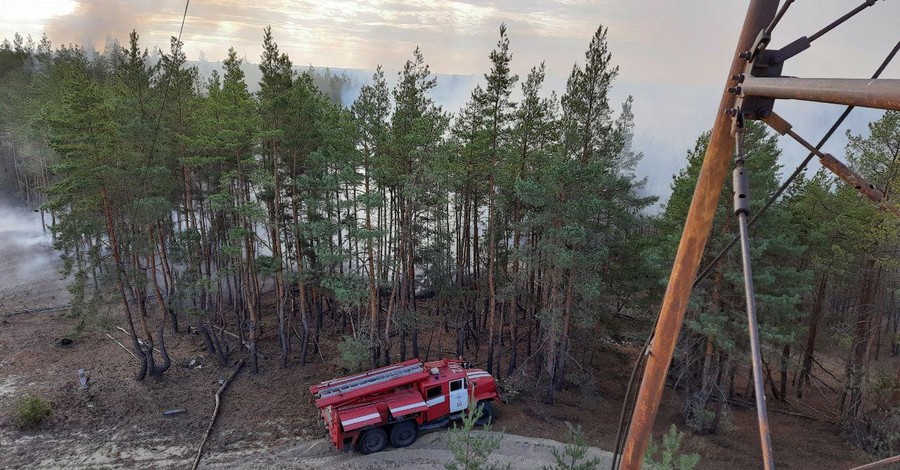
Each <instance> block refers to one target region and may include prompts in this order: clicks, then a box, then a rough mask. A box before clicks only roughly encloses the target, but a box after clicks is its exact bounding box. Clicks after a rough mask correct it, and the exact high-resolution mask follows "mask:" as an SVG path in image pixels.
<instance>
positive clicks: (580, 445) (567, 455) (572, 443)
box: [544, 427, 600, 470]
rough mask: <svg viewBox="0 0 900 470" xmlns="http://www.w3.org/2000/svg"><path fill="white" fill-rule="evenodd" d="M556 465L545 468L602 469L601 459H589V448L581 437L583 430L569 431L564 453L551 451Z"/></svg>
mask: <svg viewBox="0 0 900 470" xmlns="http://www.w3.org/2000/svg"><path fill="white" fill-rule="evenodd" d="M550 452H551V453H552V454H553V459H554V460H556V465H553V466H547V465H545V466H544V470H596V469H599V468H600V459H598V458H588V455H587V452H588V446H587V443H585V442H584V437H583V436H582V435H581V428H580V427H579V429H577V430H576V431H575V432H572V431H569V436H568V438H567V439H566V448H565V449H563V451H562V452H560V451H558V450H557V449H553V450H551V451H550Z"/></svg>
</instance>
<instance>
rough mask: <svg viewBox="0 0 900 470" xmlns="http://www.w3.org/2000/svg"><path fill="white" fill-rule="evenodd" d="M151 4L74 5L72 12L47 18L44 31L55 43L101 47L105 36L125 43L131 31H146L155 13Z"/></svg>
mask: <svg viewBox="0 0 900 470" xmlns="http://www.w3.org/2000/svg"><path fill="white" fill-rule="evenodd" d="M155 3H156V2H152V1H148V0H132V1H127V2H124V1H117V0H91V1H82V2H78V6H77V7H75V10H74V11H73V12H72V13H70V14H68V15H64V16H55V17H52V18H50V19H49V20H48V21H47V24H46V26H45V31H46V32H47V36H49V37H50V39H51V40H53V42H54V43H56V44H69V43H73V44H82V45H85V46H88V45H97V44H100V45H102V44H104V42H105V40H106V38H107V37H114V38H119V40H120V41H125V42H127V38H128V34H129V33H130V32H131V30H132V29H134V28H140V27H142V26H143V27H145V28H146V25H147V21H148V20H150V19H151V17H152V14H153V13H158V9H159V8H158V7H154V5H155ZM154 10H157V11H155V12H154ZM139 32H140V31H139ZM88 49H90V47H88Z"/></svg>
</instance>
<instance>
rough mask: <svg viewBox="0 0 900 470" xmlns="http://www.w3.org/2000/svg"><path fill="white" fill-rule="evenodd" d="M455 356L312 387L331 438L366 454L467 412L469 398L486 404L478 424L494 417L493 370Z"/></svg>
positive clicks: (407, 442)
mask: <svg viewBox="0 0 900 470" xmlns="http://www.w3.org/2000/svg"><path fill="white" fill-rule="evenodd" d="M467 365H468V364H467V363H465V362H463V361H457V360H452V359H444V360H440V361H433V362H423V361H421V360H419V359H412V360H409V361H405V362H400V363H397V364H393V365H390V366H387V367H382V368H380V369H375V370H371V371H369V372H364V373H362V374H357V375H351V376H349V377H341V378H339V379H334V380H329V381H326V382H322V383H320V384H318V385H313V386H312V387H310V388H309V391H310V393H312V394H313V395H314V396H315V397H316V407H317V408H318V409H319V414H320V416H321V417H322V421H324V422H325V427H326V428H328V434H329V436H330V437H331V442H332V443H334V446H335V447H336V448H338V449H344V450H350V449H352V448H353V447H354V446H356V448H358V449H359V450H360V451H361V452H362V453H364V454H370V453H373V452H379V451H381V450H382V449H384V448H385V446H386V445H387V443H388V440H390V443H391V445H393V446H394V447H406V446H408V445H410V444H412V443H413V442H415V440H416V438H417V437H418V434H419V431H424V430H427V429H434V428H438V427H441V426H446V425H447V424H448V423H450V421H451V420H453V419H458V418H461V417H462V416H463V413H465V412H466V411H467V409H468V405H469V400H475V401H476V402H477V403H478V404H480V405H482V410H483V411H482V415H481V418H480V419H479V422H478V424H484V423H487V422H489V421H490V420H491V419H493V417H494V416H495V415H494V407H493V404H492V403H491V402H492V401H493V400H498V399H500V395H499V393H498V392H497V384H496V383H495V382H494V378H493V377H491V374H489V373H487V372H485V371H483V370H481V369H474V368H469V367H467Z"/></svg>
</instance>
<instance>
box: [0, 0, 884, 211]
mask: <svg viewBox="0 0 900 470" xmlns="http://www.w3.org/2000/svg"><path fill="white" fill-rule="evenodd" d="M747 3H748V2H747V1H746V0H727V1H723V0H678V1H671V0H605V1H603V0H546V1H537V0H497V1H491V0H483V1H477V0H459V1H439V0H408V1H401V0H362V1H349V0H322V1H315V0H254V1H247V0H205V1H204V0H193V1H192V2H191V3H190V7H189V9H188V14H187V19H186V23H185V26H184V34H183V36H182V40H183V42H184V50H185V52H186V53H187V54H188V58H189V59H198V58H201V56H202V57H205V59H206V60H209V61H217V60H220V59H221V58H223V57H224V55H225V53H226V51H227V50H228V48H229V47H234V48H235V49H236V50H237V51H238V53H239V54H240V55H243V56H246V57H247V58H248V60H249V61H250V62H257V61H258V58H259V55H260V53H261V43H262V30H263V28H265V27H266V26H267V25H271V26H272V30H273V34H274V36H275V39H276V41H277V42H278V44H279V46H280V48H281V49H282V51H284V52H286V53H288V55H289V56H290V57H291V59H292V60H293V62H294V64H296V65H314V66H317V67H332V68H340V69H359V70H362V71H371V70H374V69H375V67H376V66H377V65H379V64H381V65H383V66H384V67H385V69H386V70H398V69H399V68H401V67H402V64H403V63H404V62H405V61H406V60H407V59H408V58H409V57H410V56H411V52H412V50H413V48H415V47H416V46H417V45H419V46H421V48H422V50H423V52H424V54H425V58H426V61H427V62H428V63H429V65H430V66H431V69H432V71H434V72H435V73H439V74H446V75H462V76H469V75H470V76H471V77H468V79H462V80H459V79H456V80H449V82H450V83H446V84H445V86H444V89H443V90H441V91H440V92H441V99H440V100H438V101H439V102H440V101H443V104H444V105H445V108H446V109H447V110H448V111H456V110H457V109H458V106H459V105H460V104H461V103H463V102H464V101H465V100H466V98H467V97H468V95H469V93H470V91H471V86H474V84H475V83H478V82H479V81H480V80H483V79H482V78H481V75H482V74H483V73H485V72H486V71H487V70H488V69H489V59H488V54H489V53H490V51H491V49H492V48H493V47H494V45H495V44H496V42H497V37H498V27H499V25H500V24H501V23H503V22H505V23H506V24H507V26H508V34H509V38H510V43H511V46H510V47H511V51H512V53H513V62H512V64H511V68H512V71H513V72H514V73H518V74H519V75H520V76H522V77H524V76H525V75H526V74H527V72H528V70H529V69H530V68H531V67H533V66H534V65H537V64H539V63H540V62H541V61H544V62H545V63H546V66H547V73H548V79H547V86H548V88H552V89H555V90H557V91H558V92H562V91H563V90H564V87H565V80H566V77H567V75H568V73H569V72H570V70H571V68H572V65H573V64H574V63H575V62H581V61H583V58H584V51H585V50H586V48H587V45H588V43H589V42H590V39H591V36H592V35H593V33H594V32H595V31H596V29H597V27H598V26H599V25H603V26H606V27H608V28H609V48H610V51H611V52H612V55H613V62H614V63H615V64H617V65H618V66H619V69H620V72H619V76H618V78H617V80H616V84H615V86H614V89H613V99H614V101H615V102H617V103H618V102H621V101H623V100H624V99H625V98H626V97H627V96H628V95H633V96H634V99H635V104H634V111H635V116H636V126H637V129H636V135H635V148H636V150H638V151H642V152H643V153H644V154H645V158H644V160H643V161H642V163H641V164H640V165H639V166H638V168H637V171H638V173H639V175H641V176H646V177H647V178H648V185H647V190H648V192H650V193H653V194H657V195H660V196H662V197H663V198H665V197H667V195H668V192H669V184H670V183H671V178H672V174H673V173H675V172H676V171H677V170H678V169H679V168H681V167H682V166H684V162H685V158H684V156H685V153H686V151H687V150H688V149H689V148H690V147H692V146H693V142H694V140H695V139H696V138H697V136H698V135H699V134H700V133H702V132H703V131H704V130H706V129H708V128H709V127H710V126H711V125H712V122H713V119H714V117H715V116H714V113H715V111H716V107H717V105H718V102H719V99H720V97H721V91H720V90H721V89H722V87H723V84H724V80H725V78H726V75H727V71H728V66H729V64H730V62H731V55H732V53H733V51H734V44H735V41H736V40H737V36H738V33H739V29H740V27H741V24H742V22H743V16H744V13H745V12H746V6H747ZM860 3H861V1H856V0H853V1H847V0H800V1H797V2H795V3H794V4H793V5H792V6H791V9H790V11H789V12H788V14H787V15H786V16H785V18H784V20H782V22H781V24H779V26H778V28H777V29H776V30H775V33H774V35H773V46H774V47H779V46H781V45H784V44H787V43H789V42H791V41H793V40H794V39H796V38H798V37H800V36H804V35H806V36H809V35H811V34H812V33H814V32H815V31H817V30H818V29H820V28H821V27H823V26H824V25H826V24H828V23H830V22H831V21H832V20H834V19H835V18H838V17H839V16H841V15H842V14H844V13H846V12H847V11H849V10H851V9H852V8H853V7H855V6H857V5H858V4H860ZM184 7H185V3H184V2H183V1H181V0H174V1H173V0H129V1H124V0H0V38H2V37H10V38H11V37H12V35H13V33H15V32H19V33H21V34H23V35H25V34H30V35H32V36H33V37H35V38H39V37H40V35H41V34H42V33H47V35H48V36H49V37H50V39H51V41H53V43H54V44H61V43H69V42H71V43H78V44H92V45H94V46H95V47H96V48H97V49H99V50H102V49H103V47H104V44H106V42H107V38H108V37H117V38H120V39H124V38H126V37H127V34H128V32H129V31H131V30H132V29H136V30H137V31H138V33H140V34H141V40H142V43H143V44H144V45H146V46H148V47H150V48H151V49H152V48H153V47H154V46H160V47H164V48H168V41H169V38H170V37H171V36H173V35H177V33H178V28H179V26H180V22H181V16H182V13H183V11H184ZM897 18H900V0H882V1H879V2H877V3H876V4H875V6H873V7H871V8H869V9H867V10H865V11H863V12H862V13H861V14H859V15H857V16H856V17H854V18H853V19H851V20H850V21H849V22H847V23H845V24H844V25H842V26H840V27H838V28H837V29H835V30H834V31H832V32H831V33H829V34H827V35H825V36H824V37H823V38H821V39H819V40H817V41H816V42H814V43H813V47H812V48H811V49H810V50H808V51H806V52H804V53H803V54H801V55H800V56H797V57H795V58H794V59H791V60H790V61H789V62H788V63H787V65H786V66H785V69H784V74H785V75H792V76H804V77H833V78H864V77H868V76H870V75H871V74H872V72H873V71H874V70H875V69H876V68H877V66H878V64H879V63H880V62H881V61H882V60H883V58H884V56H885V55H886V54H887V52H888V51H889V50H890V49H891V48H892V47H893V45H894V44H895V42H896V41H897V40H898V39H900V34H898V30H897V28H896V19H897ZM898 62H900V60H898ZM360 76H365V75H363V74H360ZM883 77H885V78H900V63H898V64H894V65H892V66H891V67H890V68H888V69H887V70H886V71H885V73H884V75H883ZM463 78H466V77H463ZM445 81H447V80H445ZM440 85H441V78H440V77H439V86H440ZM841 110H842V108H840V107H837V106H832V105H821V104H809V103H794V102H780V103H778V104H777V105H776V111H777V112H779V114H781V115H782V116H784V117H785V118H787V119H788V120H789V121H791V122H792V123H793V124H794V125H795V129H796V130H797V131H798V132H799V133H800V134H801V135H803V136H805V137H806V138H807V140H811V141H817V140H818V139H819V137H820V136H821V135H822V134H823V133H824V132H825V130H826V129H827V127H828V126H829V125H830V124H831V122H832V121H833V120H834V119H835V118H836V117H837V115H838V114H840V112H841ZM879 115H880V113H878V112H874V111H866V110H863V111H860V112H856V113H854V114H853V115H852V116H851V119H850V120H849V121H848V127H849V128H850V130H851V131H853V132H855V133H860V132H864V130H865V124H866V123H867V122H868V121H870V120H873V119H877V117H878V116H879ZM845 142H846V138H845V137H844V135H843V131H842V132H841V133H839V135H838V136H836V138H835V139H833V140H832V143H831V144H830V145H829V146H828V147H826V150H830V151H831V152H832V153H834V154H835V155H836V156H841V155H843V151H842V150H843V145H844V143H845ZM782 148H783V150H784V157H783V159H782V163H783V165H784V166H785V167H786V168H785V170H784V171H785V172H790V171H791V170H792V169H793V167H794V166H795V165H796V164H797V163H798V162H799V161H800V160H802V159H803V157H805V153H803V152H802V151H801V149H800V148H799V147H798V146H796V145H794V144H793V143H790V142H783V143H782Z"/></svg>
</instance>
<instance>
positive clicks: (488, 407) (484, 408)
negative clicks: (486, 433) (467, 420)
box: [475, 401, 497, 426]
mask: <svg viewBox="0 0 900 470" xmlns="http://www.w3.org/2000/svg"><path fill="white" fill-rule="evenodd" d="M478 405H479V406H481V416H480V417H478V421H475V424H476V425H478V426H484V425H485V424H490V423H493V422H494V418H496V417H497V412H496V411H494V404H493V403H492V402H490V401H482V402H479V403H478Z"/></svg>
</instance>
